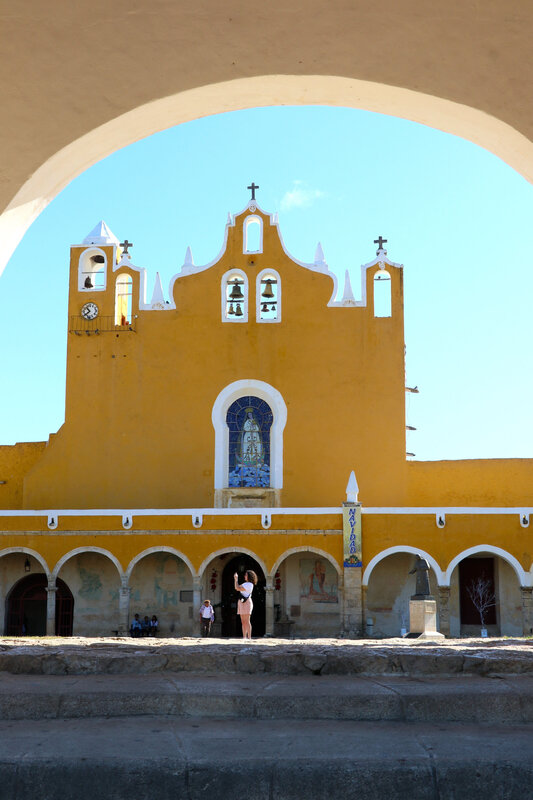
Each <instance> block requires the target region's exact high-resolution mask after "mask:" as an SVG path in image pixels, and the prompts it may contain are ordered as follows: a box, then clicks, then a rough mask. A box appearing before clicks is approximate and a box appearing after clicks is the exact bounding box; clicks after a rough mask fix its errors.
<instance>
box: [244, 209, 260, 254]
mask: <svg viewBox="0 0 533 800" xmlns="http://www.w3.org/2000/svg"><path fill="white" fill-rule="evenodd" d="M242 230H243V240H244V241H243V253H261V252H262V251H263V220H262V219H261V217H256V216H254V215H252V216H250V217H246V219H245V220H244V225H243V228H242Z"/></svg>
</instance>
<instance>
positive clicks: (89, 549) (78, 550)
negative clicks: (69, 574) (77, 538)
mask: <svg viewBox="0 0 533 800" xmlns="http://www.w3.org/2000/svg"><path fill="white" fill-rule="evenodd" d="M81 553H99V554H100V555H102V556H106V558H108V559H109V560H110V561H112V562H113V564H114V565H115V567H116V568H117V572H118V575H119V578H120V581H121V582H123V580H124V572H123V570H122V564H121V563H120V561H119V560H118V558H116V556H114V555H113V553H110V552H109V550H104V548H103V547H93V546H92V545H87V546H86V547H76V548H75V549H74V550H70V551H69V552H68V553H65V555H64V556H61V558H60V559H59V561H58V562H57V564H56V565H55V567H54V569H53V572H52V580H55V579H56V578H57V576H58V575H59V572H60V570H61V567H63V566H64V565H65V564H66V563H67V561H70V559H71V558H72V557H73V556H77V555H80V554H81Z"/></svg>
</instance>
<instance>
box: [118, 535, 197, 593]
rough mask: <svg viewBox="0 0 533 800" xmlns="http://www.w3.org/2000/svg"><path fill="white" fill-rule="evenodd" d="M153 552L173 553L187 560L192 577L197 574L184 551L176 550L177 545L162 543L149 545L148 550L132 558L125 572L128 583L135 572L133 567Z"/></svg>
mask: <svg viewBox="0 0 533 800" xmlns="http://www.w3.org/2000/svg"><path fill="white" fill-rule="evenodd" d="M153 553H171V554H172V555H173V556H176V558H180V559H181V560H182V561H184V562H185V564H187V566H188V567H189V570H190V573H191V578H194V577H195V576H196V571H195V569H194V567H193V565H192V563H191V561H190V559H188V558H187V556H186V555H185V554H184V553H182V552H181V551H180V550H176V548H175V547H168V546H167V545H164V544H162V545H156V546H155V547H148V548H147V549H146V550H143V551H142V553H139V554H138V555H136V556H134V557H133V558H132V559H131V561H130V563H129V564H128V566H127V568H126V572H125V576H126V579H127V581H128V583H129V582H130V578H131V573H132V572H133V568H134V567H135V565H136V564H138V563H139V561H142V559H143V558H145V557H146V556H151V555H152V554H153Z"/></svg>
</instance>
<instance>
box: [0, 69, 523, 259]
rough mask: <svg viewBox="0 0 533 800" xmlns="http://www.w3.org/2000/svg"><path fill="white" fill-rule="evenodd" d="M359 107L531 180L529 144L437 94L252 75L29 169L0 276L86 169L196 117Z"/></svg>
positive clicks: (126, 122)
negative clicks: (437, 134)
mask: <svg viewBox="0 0 533 800" xmlns="http://www.w3.org/2000/svg"><path fill="white" fill-rule="evenodd" d="M302 100H305V105H328V106H340V107H351V108H359V109H363V110H367V111H375V112H379V113H382V114H387V115H390V116H396V117H401V118H404V119H409V120H412V121H414V122H419V123H422V124H424V125H428V126H429V127H433V128H437V129H439V130H442V131H444V132H446V133H452V134H454V135H456V136H460V137H462V138H464V139H467V140H470V141H472V142H474V143H475V144H478V145H480V146H481V147H483V148H485V149H486V150H489V151H490V152H492V153H494V154H495V155H497V156H499V157H500V158H501V159H503V160H504V161H505V162H506V163H508V164H509V165H510V166H511V167H513V168H514V169H516V170H517V171H518V172H520V173H521V174H522V175H523V176H524V177H525V178H526V179H527V180H528V181H530V182H532V181H533V142H531V141H530V140H529V139H527V138H526V137H525V136H524V135H522V134H521V133H519V132H518V131H517V130H516V129H514V128H512V127H511V126H510V125H508V124H506V123H505V122H502V121H501V120H499V119H497V118H496V117H494V116H491V115H490V114H488V113H486V112H485V111H481V110H478V109H476V108H473V107H471V106H468V105H464V104H462V103H459V102H453V101H451V100H447V99H444V98H442V97H439V96H435V95H429V94H424V93H422V92H418V91H413V90H411V89H406V88H401V87H399V86H391V85H387V84H384V83H379V82H374V81H366V80H359V79H356V78H354V77H343V76H342V75H338V76H334V75H329V76H318V75H279V74H278V75H268V74H267V75H260V76H254V77H248V78H241V79H238V80H231V81H225V82H220V83H214V84H209V85H205V86H200V87H198V88H195V89H190V90H187V91H182V92H178V93H176V94H173V95H169V96H167V97H163V98H160V99H156V100H153V101H151V102H148V103H145V104H142V105H139V106H138V107H137V108H134V109H132V110H130V111H128V112H126V113H124V114H121V115H119V116H118V117H115V118H114V119H112V120H110V121H108V122H106V123H105V124H103V125H99V126H98V127H96V128H94V129H92V130H88V131H86V132H85V133H84V134H83V135H82V136H80V137H79V138H77V139H75V140H73V141H71V142H70V143H69V144H68V145H66V146H65V147H63V148H62V149H60V150H58V151H57V152H56V153H54V154H53V155H52V156H51V157H49V158H48V159H47V160H46V161H44V162H43V163H42V164H41V165H40V166H39V167H38V168H37V169H35V170H33V171H32V174H31V177H30V178H29V179H28V180H26V181H25V183H24V184H22V185H21V186H20V188H19V189H18V191H17V192H16V194H15V196H14V197H13V198H12V200H11V202H10V203H9V205H8V206H7V207H6V209H5V211H4V212H3V213H2V215H1V216H0V242H2V245H1V247H0V272H1V271H2V270H3V268H4V266H5V264H6V263H7V261H8V259H9V257H10V256H11V254H12V253H13V251H14V249H15V248H16V246H17V245H18V243H19V242H20V240H21V239H22V237H23V235H24V233H25V232H26V230H27V229H28V227H29V226H30V225H31V223H32V222H33V221H34V220H35V219H36V218H37V216H39V214H40V213H41V212H42V211H43V210H44V209H45V208H46V206H47V205H48V203H50V201H51V200H53V198H54V197H55V196H56V195H57V194H58V193H59V192H60V191H61V190H62V189H64V188H65V186H67V185H68V184H69V183H70V182H71V181H72V180H73V179H74V178H75V177H76V176H77V175H80V174H81V173H82V172H84V171H85V170H86V169H88V168H89V167H90V166H92V165H93V164H95V163H97V162H98V161H101V160H102V159H104V158H106V157H107V156H109V155H111V154H112V153H114V152H115V151H116V150H119V149H121V148H123V147H126V146H127V145H129V144H132V143H133V142H135V141H138V140H139V139H143V138H146V137H147V136H150V135H152V134H153V133H157V132H159V131H162V130H165V129H167V128H170V127H173V126H174V125H179V124H181V123H183V122H188V121H191V120H194V119H197V118H198V117H202V116H207V115H210V114H219V113H223V112H227V111H236V110H240V109H245V108H252V107H258V106H273V105H302V104H303V103H302Z"/></svg>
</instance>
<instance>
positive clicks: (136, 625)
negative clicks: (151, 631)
mask: <svg viewBox="0 0 533 800" xmlns="http://www.w3.org/2000/svg"><path fill="white" fill-rule="evenodd" d="M141 631H142V625H141V620H140V619H139V615H138V614H135V616H134V617H133V619H132V621H131V627H130V636H132V637H133V638H134V639H138V638H139V636H140V635H141Z"/></svg>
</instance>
